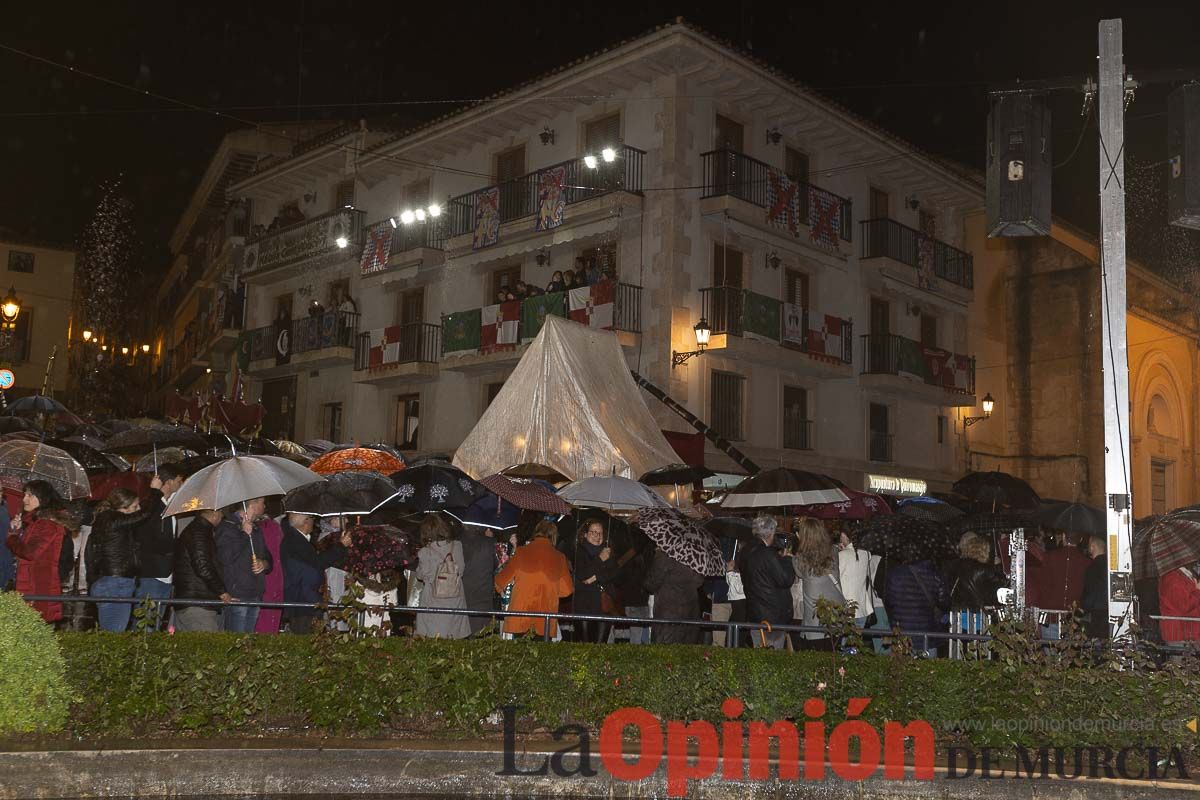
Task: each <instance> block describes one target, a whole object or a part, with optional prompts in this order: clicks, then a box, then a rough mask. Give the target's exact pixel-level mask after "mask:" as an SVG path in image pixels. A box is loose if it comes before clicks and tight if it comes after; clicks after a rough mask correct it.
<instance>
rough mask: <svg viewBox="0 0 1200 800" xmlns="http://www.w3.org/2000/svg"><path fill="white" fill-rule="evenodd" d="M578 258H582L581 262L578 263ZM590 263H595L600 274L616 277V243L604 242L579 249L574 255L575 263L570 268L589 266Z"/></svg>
mask: <svg viewBox="0 0 1200 800" xmlns="http://www.w3.org/2000/svg"><path fill="white" fill-rule="evenodd" d="M580 259H583V264H580V263H579V260H580ZM592 265H595V267H596V269H598V270H599V271H600V273H601V275H602V276H604V277H608V278H616V277H617V243H616V242H606V243H605V244H602V245H598V246H596V247H587V248H584V249H583V250H580V251H579V255H577V256H575V264H574V266H573V267H572V268H573V269H576V270H578V269H579V268H580V266H583V267H590V266H592Z"/></svg>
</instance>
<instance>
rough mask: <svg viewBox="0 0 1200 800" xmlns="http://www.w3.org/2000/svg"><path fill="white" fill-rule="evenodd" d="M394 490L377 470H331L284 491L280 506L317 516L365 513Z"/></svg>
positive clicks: (387, 498) (360, 514)
mask: <svg viewBox="0 0 1200 800" xmlns="http://www.w3.org/2000/svg"><path fill="white" fill-rule="evenodd" d="M400 474H403V473H400ZM395 494H396V486H395V484H393V483H392V482H391V481H390V480H388V479H387V478H386V477H384V476H383V475H380V474H379V473H378V472H368V471H362V472H356V471H346V472H335V473H334V474H332V475H330V476H329V477H328V478H326V479H325V480H323V481H317V482H316V483H310V484H308V485H306V486H300V487H298V488H296V489H293V490H292V491H290V492H288V493H287V495H286V496H285V497H284V498H283V509H284V510H285V511H293V512H295V513H297V514H313V515H315V516H318V517H340V516H366V515H368V514H371V513H372V512H374V511H375V509H377V508H379V507H380V506H381V505H383V504H384V503H386V502H387V501H388V500H390V499H391V498H392V497H393V496H394V495H395Z"/></svg>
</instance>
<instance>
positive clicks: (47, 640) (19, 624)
mask: <svg viewBox="0 0 1200 800" xmlns="http://www.w3.org/2000/svg"><path fill="white" fill-rule="evenodd" d="M72 699H73V695H72V690H71V684H69V683H68V682H67V679H66V664H65V663H64V661H63V656H62V650H61V649H60V648H59V644H58V641H57V639H56V637H55V636H54V631H53V630H52V629H51V628H50V626H49V625H47V624H46V623H45V622H43V621H42V617H41V615H40V614H38V612H36V611H34V610H33V609H32V608H30V607H29V606H28V605H27V604H26V603H25V602H24V601H23V600H21V596H20V595H18V594H17V593H16V592H0V734H23V733H38V732H55V731H59V730H61V729H62V727H63V725H64V724H66V721H67V714H68V711H69V708H70V705H71V701H72Z"/></svg>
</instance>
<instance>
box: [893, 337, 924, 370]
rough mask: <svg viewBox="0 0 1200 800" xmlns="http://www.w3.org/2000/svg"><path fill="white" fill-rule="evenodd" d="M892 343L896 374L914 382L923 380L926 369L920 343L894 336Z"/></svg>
mask: <svg viewBox="0 0 1200 800" xmlns="http://www.w3.org/2000/svg"><path fill="white" fill-rule="evenodd" d="M885 338H886V337H885ZM893 341H895V342H896V374H897V375H900V376H903V377H905V378H909V379H911V380H914V381H923V380H925V375H926V374H927V371H928V368H927V367H926V364H925V354H924V353H923V352H922V350H923V348H922V347H921V343H920V342H914V341H913V340H912V339H907V338H905V337H903V336H896V337H894V338H893Z"/></svg>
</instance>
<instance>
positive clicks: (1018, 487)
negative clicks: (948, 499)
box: [954, 472, 1041, 509]
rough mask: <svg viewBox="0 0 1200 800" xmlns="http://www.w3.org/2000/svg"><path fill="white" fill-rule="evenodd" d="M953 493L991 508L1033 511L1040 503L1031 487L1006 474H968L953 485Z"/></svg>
mask: <svg viewBox="0 0 1200 800" xmlns="http://www.w3.org/2000/svg"><path fill="white" fill-rule="evenodd" d="M954 491H955V492H957V493H958V494H961V495H962V496H963V497H967V498H970V499H971V500H974V501H975V502H976V503H980V504H982V505H990V506H992V507H993V508H994V507H996V506H1005V507H1007V508H1013V509H1033V508H1037V507H1038V504H1039V503H1040V502H1041V500H1040V499H1039V498H1038V496H1037V492H1035V491H1034V490H1033V487H1032V486H1030V485H1029V484H1028V483H1026V482H1025V481H1023V480H1021V479H1020V478H1018V477H1016V476H1013V475H1009V474H1008V473H1007V472H972V473H969V474H967V475H965V476H963V477H962V478H960V479H959V480H958V482H956V483H955V484H954Z"/></svg>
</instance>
